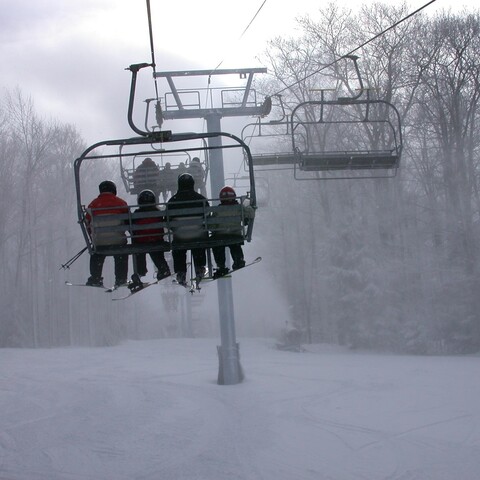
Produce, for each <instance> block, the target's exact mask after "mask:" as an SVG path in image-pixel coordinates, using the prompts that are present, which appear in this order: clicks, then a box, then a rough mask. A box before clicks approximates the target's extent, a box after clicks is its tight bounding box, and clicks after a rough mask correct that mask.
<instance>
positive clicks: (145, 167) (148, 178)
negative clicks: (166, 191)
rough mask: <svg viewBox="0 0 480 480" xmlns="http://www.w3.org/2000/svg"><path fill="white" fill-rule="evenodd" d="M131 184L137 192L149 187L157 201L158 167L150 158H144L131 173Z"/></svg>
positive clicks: (158, 187)
mask: <svg viewBox="0 0 480 480" xmlns="http://www.w3.org/2000/svg"><path fill="white" fill-rule="evenodd" d="M133 185H134V187H135V190H136V191H137V192H139V191H141V190H144V189H147V188H148V189H149V190H152V191H153V192H154V193H155V198H156V200H157V201H158V196H159V193H160V191H159V190H160V169H159V168H158V165H157V164H156V163H155V162H154V161H153V160H152V159H151V158H146V159H145V160H143V162H142V163H141V164H140V165H139V166H138V167H137V168H136V170H135V172H134V173H133Z"/></svg>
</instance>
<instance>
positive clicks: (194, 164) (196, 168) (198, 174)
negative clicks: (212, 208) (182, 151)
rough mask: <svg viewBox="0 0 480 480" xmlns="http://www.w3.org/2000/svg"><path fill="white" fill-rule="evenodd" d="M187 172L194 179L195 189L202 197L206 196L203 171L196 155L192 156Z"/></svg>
mask: <svg viewBox="0 0 480 480" xmlns="http://www.w3.org/2000/svg"><path fill="white" fill-rule="evenodd" d="M187 170H188V173H190V175H191V176H192V177H193V179H194V180H195V186H196V190H197V191H198V192H199V193H201V194H202V195H203V196H204V197H206V196H207V189H206V188H205V172H204V170H203V167H202V164H201V163H200V159H199V158H198V157H194V158H192V161H191V162H190V165H189V166H188V168H187Z"/></svg>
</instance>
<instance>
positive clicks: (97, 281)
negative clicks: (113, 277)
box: [85, 277, 103, 287]
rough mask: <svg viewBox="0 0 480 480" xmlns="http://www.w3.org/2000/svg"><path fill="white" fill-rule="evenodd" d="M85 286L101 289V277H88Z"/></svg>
mask: <svg viewBox="0 0 480 480" xmlns="http://www.w3.org/2000/svg"><path fill="white" fill-rule="evenodd" d="M85 285H87V286H89V287H103V277H88V280H87V282H86V283H85Z"/></svg>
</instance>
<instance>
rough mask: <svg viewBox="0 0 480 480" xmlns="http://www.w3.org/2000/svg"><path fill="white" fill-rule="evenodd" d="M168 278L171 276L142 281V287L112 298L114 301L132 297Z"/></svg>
mask: <svg viewBox="0 0 480 480" xmlns="http://www.w3.org/2000/svg"><path fill="white" fill-rule="evenodd" d="M166 278H170V276H168V277H164V278H162V279H160V280H155V281H154V282H142V288H138V289H136V290H131V291H130V293H128V294H127V295H124V296H123V297H117V298H112V300H113V301H116V300H126V299H127V298H130V297H132V296H133V295H135V294H137V293H139V292H143V291H144V290H146V289H147V288H148V287H151V286H152V285H158V284H159V283H160V282H162V281H163V280H165V279H166Z"/></svg>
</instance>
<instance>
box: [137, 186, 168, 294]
mask: <svg viewBox="0 0 480 480" xmlns="http://www.w3.org/2000/svg"><path fill="white" fill-rule="evenodd" d="M137 203H138V205H139V208H137V209H136V210H135V211H134V212H133V213H139V212H155V213H156V212H158V215H156V214H155V215H152V216H148V217H145V218H135V219H134V220H133V224H134V225H142V229H138V230H134V231H133V235H132V244H133V245H148V244H151V245H155V244H158V243H163V242H164V241H165V240H164V238H163V236H164V235H165V230H164V229H163V228H162V227H151V226H150V227H149V225H152V224H153V223H158V222H163V220H164V218H163V215H162V212H161V210H160V209H159V208H158V207H157V206H156V198H155V193H154V192H152V190H142V191H141V192H140V193H139V194H138V196H137ZM143 226H144V227H143ZM148 254H149V255H150V258H151V259H152V261H153V263H154V265H155V267H157V280H162V279H163V278H166V277H168V276H170V268H169V266H168V263H167V261H166V260H165V254H164V252H163V251H155V250H154V251H151V252H148ZM135 262H136V272H135V273H134V274H133V275H132V283H131V284H130V285H129V288H130V289H131V290H136V289H139V288H142V287H143V283H142V281H141V280H140V277H143V276H145V275H146V274H147V254H146V253H136V254H135Z"/></svg>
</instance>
